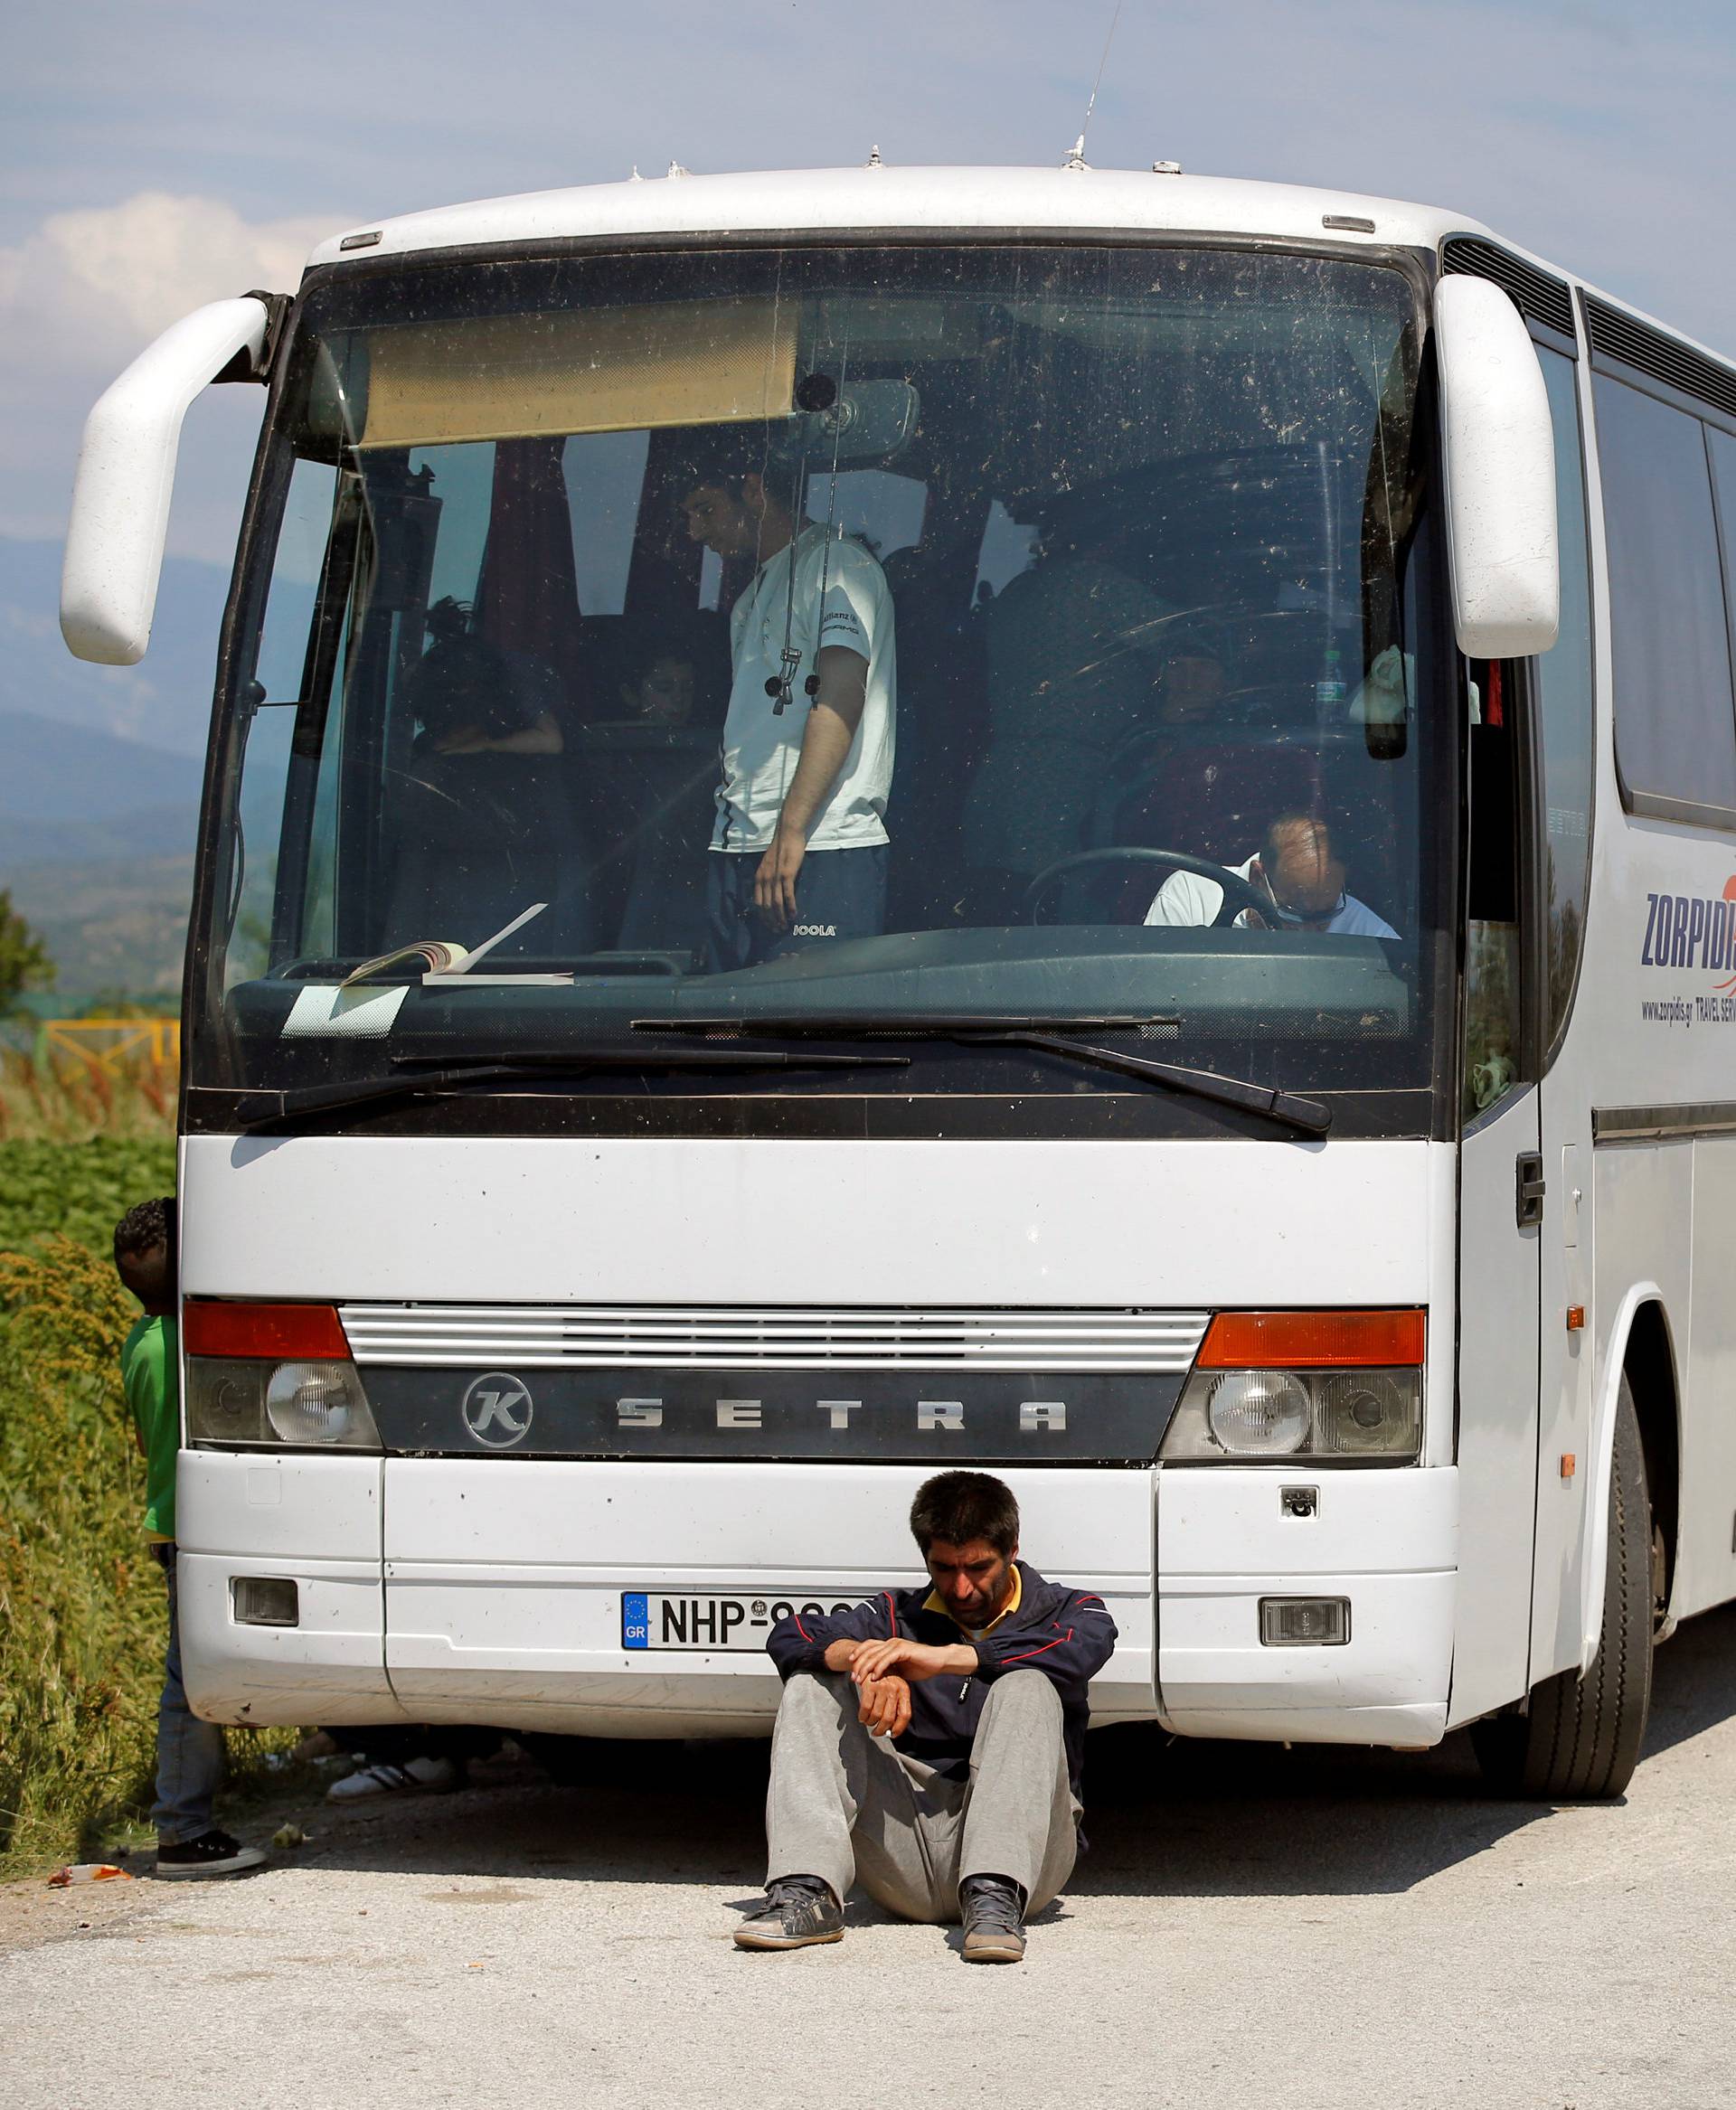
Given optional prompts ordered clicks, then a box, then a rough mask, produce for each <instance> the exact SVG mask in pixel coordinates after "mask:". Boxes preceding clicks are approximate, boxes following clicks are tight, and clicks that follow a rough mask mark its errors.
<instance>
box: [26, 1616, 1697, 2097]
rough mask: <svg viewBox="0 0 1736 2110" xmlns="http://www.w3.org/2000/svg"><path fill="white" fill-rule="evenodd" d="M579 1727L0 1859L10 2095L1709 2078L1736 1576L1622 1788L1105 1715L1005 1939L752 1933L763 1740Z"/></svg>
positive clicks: (1667, 1671)
mask: <svg viewBox="0 0 1736 2110" xmlns="http://www.w3.org/2000/svg"><path fill="white" fill-rule="evenodd" d="M604 1756H605V1757H607V1758H608V1760H609V1766H608V1769H607V1771H606V1772H605V1774H604V1775H603V1776H602V1777H601V1778H599V1780H598V1781H597V1782H595V1783H593V1784H592V1785H587V1786H583V1787H579V1788H566V1789H561V1788H557V1787H554V1786H552V1785H548V1784H547V1783H546V1782H544V1781H542V1779H541V1778H540V1776H535V1775H533V1773H532V1772H531V1770H530V1769H529V1768H527V1767H525V1766H512V1765H506V1766H497V1767H495V1769H493V1774H492V1777H491V1780H490V1783H489V1785H485V1786H483V1787H480V1788H476V1789H473V1790H469V1791H467V1792H465V1793H462V1794H455V1795H450V1796H447V1797H442V1798H439V1799H428V1798H425V1799H420V1800H418V1801H415V1802H413V1803H406V1802H402V1801H399V1802H394V1803H392V1804H390V1805H388V1806H385V1807H379V1806H375V1807H372V1808H368V1809H365V1810H344V1811H340V1810H335V1809H332V1808H330V1807H327V1806H324V1805H319V1804H315V1805H313V1806H312V1807H311V1808H310V1809H307V1810H303V1811H302V1812H300V1813H299V1814H300V1816H301V1819H302V1822H303V1823H305V1824H306V1825H307V1829H308V1831H309V1832H311V1833H313V1834H314V1836H313V1838H312V1839H311V1841H310V1842H309V1843H308V1844H307V1846H305V1847H303V1848H302V1849H300V1850H299V1851H297V1852H296V1853H294V1854H293V1855H286V1856H284V1857H283V1858H282V1859H281V1860H279V1862H278V1865H276V1866H275V1867H273V1868H272V1869H271V1870H269V1871H268V1872H267V1873H265V1874H263V1875H261V1876H259V1877H256V1878H253V1879H248V1880H244V1881H237V1882H231V1883H225V1884H211V1885H189V1884H179V1885H175V1886H173V1887H171V1886H168V1885H157V1884H155V1883H152V1882H148V1881H139V1882H137V1883H130V1884H111V1885H107V1886H104V1887H103V1888H102V1889H100V1890H97V1889H81V1890H72V1891H62V1892H50V1891H46V1890H44V1889H42V1886H41V1885H40V1884H33V1885H27V1886H23V1885H20V1886H11V1887H9V1888H8V1889H6V1890H5V1891H4V1892H0V1945H4V1947H3V1949H0V2104H4V2105H5V2110H35V2106H37V2105H42V2106H43V2110H49V2106H52V2110H98V2106H99V2105H113V2104H126V2105H128V2106H129V2110H133V2106H137V2110H156V2106H157V2105H162V2106H163V2110H193V2106H196V2105H207V2104H209V2105H223V2106H224V2110H234V2106H237V2105H244V2106H249V2110H251V2106H255V2105H257V2106H259V2110H278V2105H284V2106H286V2110H287V2106H288V2105H297V2106H305V2110H325V2106H326V2105H333V2104H338V2105H343V2106H344V2110H399V2106H400V2105H402V2106H403V2110H429V2106H431V2105H449V2104H463V2105H479V2106H486V2110H494V2106H495V2105H511V2106H513V2110H521V2106H522V2110H542V2105H557V2104H558V2105H563V2106H565V2105H584V2106H585V2110H616V2106H617V2105H619V2106H621V2110H627V2106H629V2105H630V2106H632V2110H644V2106H646V2105H665V2104H680V2105H705V2106H706V2110H735V2106H737V2105H742V2106H744V2110H745V2106H747V2105H752V2106H753V2110H770V2106H773V2105H776V2106H777V2110H782V2106H783V2105H797V2106H805V2105H840V2104H854V2103H860V2104H862V2105H864V2110H893V2106H895V2105H900V2104H902V2103H917V2104H930V2103H932V2104H944V2105H970V2104H977V2103H986V2102H996V2103H999V2102H1005V2103H1006V2104H1008V2105H1019V2106H1023V2105H1027V2104H1043V2105H1051V2104H1064V2105H1091V2106H1093V2110H1095V2106H1096V2105H1123V2104H1126V2105H1172V2104H1173V2105H1185V2106H1186V2110H1218V2106H1219V2105H1227V2106H1236V2110H1240V2106H1241V2105H1284V2106H1285V2110H1316V2105H1317V2106H1319V2110H1360V2106H1362V2105H1371V2106H1373V2105H1379V2106H1380V2110H1406V2106H1409V2105H1417V2106H1418V2110H1424V2106H1426V2110H1441V2106H1443V2105H1457V2104H1459V2103H1461V2102H1462V2103H1464V2104H1467V2105H1477V2110H1507V2106H1509V2105H1513V2106H1515V2110H1517V2106H1519V2105H1524V2110H1629V2106H1635V2110H1637V2106H1639V2105H1645V2106H1646V2110H1668V2106H1672V2105H1683V2106H1684V2110H1685V2106H1692V2110H1712V2106H1714V2105H1724V2104H1727V2103H1729V2102H1730V2101H1731V2099H1732V2098H1733V2097H1736V2049H1732V2047H1733V2045H1736V2030H1733V2029H1732V2022H1733V2021H1736V1999H1733V1998H1732V1995H1731V1978H1732V1975H1733V1974H1736V1899H1733V1897H1732V1892H1733V1890H1736V1881H1733V1878H1736V1611H1726V1612H1722V1613H1718V1614H1715V1615H1712V1616H1711V1617H1710V1618H1707V1619H1703V1620H1700V1621H1697V1622H1694V1623H1691V1624H1690V1625H1688V1626H1686V1627H1684V1629H1683V1630H1682V1632H1681V1633H1680V1634H1678V1635H1677V1637H1676V1638H1675V1640H1674V1641H1672V1642H1671V1643H1670V1644H1668V1645H1667V1647H1665V1649H1664V1650H1663V1651H1662V1652H1661V1653H1660V1655H1659V1658H1658V1690H1657V1700H1656V1710H1655V1713H1654V1717H1653V1729H1652V1734H1651V1738H1650V1744H1649V1747H1648V1753H1647V1757H1646V1761H1645V1763H1644V1764H1643V1766H1641V1768H1640V1770H1639V1772H1638V1774H1637V1776H1636V1778H1635V1781H1634V1784H1633V1786H1632V1788H1631V1790H1630V1791H1629V1794H1628V1799H1627V1801H1626V1802H1625V1803H1624V1804H1618V1805H1614V1806H1603V1807H1581V1808H1561V1809H1551V1808H1547V1807H1538V1806H1535V1805H1522V1804H1507V1803H1492V1802H1489V1801H1487V1800H1486V1799H1484V1797H1483V1796H1482V1794H1480V1792H1479V1789H1478V1786H1477V1779H1476V1776H1475V1772H1474V1768H1473V1766H1472V1762H1471V1759H1470V1755H1469V1752H1468V1749H1467V1747H1466V1745H1465V1740H1464V1739H1463V1738H1451V1739H1449V1741H1448V1743H1447V1744H1446V1745H1445V1746H1443V1747H1442V1748H1441V1749H1440V1750H1439V1752H1436V1753H1433V1754H1430V1755H1429V1756H1427V1757H1399V1756H1396V1755H1392V1754H1386V1753H1367V1752H1360V1753H1359V1752H1350V1751H1326V1752H1322V1751H1312V1752H1310V1751H1304V1750H1297V1751H1293V1752H1288V1753H1287V1752H1284V1751H1282V1750H1276V1749H1271V1748H1269V1747H1253V1746H1237V1745H1229V1744H1193V1745H1178V1746H1174V1747H1168V1748H1165V1743H1164V1739H1163V1738H1160V1737H1158V1736H1157V1735H1156V1734H1155V1733H1152V1732H1147V1731H1145V1730H1143V1729H1141V1730H1126V1729H1124V1730H1116V1731H1111V1732H1109V1733H1107V1734H1105V1735H1102V1736H1099V1737H1098V1738H1093V1740H1092V1745H1091V1747H1090V1771H1089V1773H1088V1780H1087V1793H1088V1797H1089V1800H1090V1815H1089V1819H1088V1826H1089V1830H1090V1836H1091V1842H1092V1851H1091V1852H1090V1855H1089V1857H1088V1858H1087V1859H1086V1860H1084V1861H1082V1862H1081V1864H1080V1870H1079V1871H1078V1873H1077V1875H1076V1877H1075V1879H1074V1882H1073V1884H1072V1886H1071V1888H1070V1889H1069V1890H1068V1892H1067V1894H1066V1896H1065V1898H1062V1899H1061V1900H1060V1901H1059V1902H1058V1903H1057V1905H1056V1906H1055V1907H1052V1909H1051V1911H1050V1912H1049V1913H1048V1914H1047V1915H1045V1916H1044V1917H1043V1919H1041V1920H1040V1921H1039V1922H1038V1923H1037V1924H1036V1925H1035V1926H1033V1930H1032V1938H1031V1947H1030V1953H1029V1955H1028V1957H1027V1959H1026V1962H1025V1963H1024V1965H1023V1966H1019V1967H1014V1968H1005V1969H982V1968H973V1967H971V1966H968V1965H966V1964H963V1963H962V1962H961V1960H960V1959H959V1957H958V1953H957V1948H956V1943H957V1938H958V1937H957V1936H956V1935H955V1936H952V1937H951V1940H950V1941H949V1940H948V1936H947V1934H946V1933H944V1932H943V1931H941V1930H939V1929H935V1928H926V1927H913V1926H901V1925H897V1924H893V1923H892V1922H889V1921H887V1920H885V1919H884V1918H883V1917H881V1916H880V1915H879V1914H878V1913H877V1912H876V1911H874V1910H873V1909H872V1908H859V1907H853V1909H852V1916H851V1926H850V1931H849V1932H848V1934H847V1935H846V1936H845V1938H844V1942H843V1943H842V1944H840V1945H837V1946H835V1947H830V1948H823V1949H814V1950H808V1951H806V1952H803V1953H801V1954H798V1955H786V1956H776V1955H768V1956H749V1955H742V1954H741V1953H740V1952H738V1951H737V1950H736V1949H735V1948H734V1947H733V1946H732V1945H731V1941H730V1930H731V1927H732V1926H734V1925H735V1924H736V1920H737V1917H738V1914H739V1911H740V1909H741V1907H744V1906H746V1905H747V1904H749V1903H750V1901H751V1899H752V1898H754V1896H755V1895H756V1892H757V1886H758V1880H759V1877H760V1873H761V1867H760V1860H759V1854H760V1823H759V1798H760V1791H761V1787H762V1784H763V1755H762V1751H761V1749H760V1747H746V1748H736V1749H733V1750H731V1749H728V1748H725V1749H723V1750H721V1751H720V1750H717V1749H715V1748H708V1749H703V1750H702V1749H693V1748H689V1749H686V1750H682V1749H679V1748H676V1749H673V1750H666V1751H665V1752H664V1753H663V1754H662V1755H661V1758H660V1759H659V1758H658V1757H655V1756H654V1757H652V1758H651V1759H649V1760H647V1759H646V1758H645V1757H643V1756H642V1755H641V1754H640V1753H637V1752H633V1751H630V1750H628V1749H627V1748H626V1747H618V1748H616V1749H614V1750H612V1751H609V1752H607V1753H605V1754H604ZM282 1814H283V1813H281V1812H278V1813H272V1816H271V1818H270V1822H272V1823H276V1822H278V1821H279V1818H280V1816H281V1815H282ZM256 1829H257V1827H256ZM80 1922H84V1923H86V1924H85V1925H83V1926H80Z"/></svg>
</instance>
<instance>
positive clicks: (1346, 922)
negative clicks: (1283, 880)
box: [1146, 852, 1399, 937]
mask: <svg viewBox="0 0 1736 2110" xmlns="http://www.w3.org/2000/svg"><path fill="white" fill-rule="evenodd" d="M1258 855H1259V852H1255V856H1258ZM1225 869H1226V870H1227V871H1232V872H1234V873H1235V875H1236V877H1237V878H1238V879H1250V878H1251V877H1252V876H1253V870H1254V859H1253V858H1252V857H1250V859H1249V860H1248V862H1247V863H1246V864H1231V865H1228V866H1226V867H1225ZM1223 891H1224V890H1223V889H1222V887H1221V886H1220V885H1219V884H1218V882H1217V881H1216V880H1209V879H1207V878H1206V876H1205V874H1204V873H1203V872H1199V871H1176V872H1172V873H1171V874H1170V876H1169V877H1168V878H1167V879H1166V880H1165V881H1164V883H1163V885H1162V886H1161V887H1159V888H1158V890H1157V898H1156V900H1155V901H1153V903H1152V904H1151V906H1150V908H1149V909H1146V922H1147V923H1167V924H1188V925H1199V924H1202V923H1210V922H1211V921H1212V918H1213V917H1214V916H1216V914H1217V913H1218V910H1219V909H1222V906H1223ZM1236 921H1237V923H1238V924H1240V925H1241V926H1242V927H1243V928H1246V926H1247V922H1248V911H1247V909H1243V910H1242V911H1241V915H1240V916H1238V917H1237V918H1236ZM1278 928H1280V929H1281V928H1284V926H1283V925H1281V924H1280V925H1279V926H1278ZM1310 928H1313V929H1316V930H1320V931H1324V932H1325V933H1326V936H1328V937H1397V936H1398V935H1399V934H1398V932H1397V931H1396V930H1394V929H1393V928H1392V925H1391V924H1390V923H1385V922H1382V919H1381V918H1380V917H1378V916H1377V915H1376V914H1375V913H1374V911H1373V909H1371V908H1370V907H1369V905H1368V903H1367V902H1366V901H1359V900H1357V899H1356V897H1355V895H1354V894H1346V895H1345V896H1344V907H1343V908H1342V909H1339V911H1338V913H1337V914H1336V915H1335V917H1334V918H1332V920H1331V921H1330V922H1329V923H1320V924H1315V925H1312V926H1310Z"/></svg>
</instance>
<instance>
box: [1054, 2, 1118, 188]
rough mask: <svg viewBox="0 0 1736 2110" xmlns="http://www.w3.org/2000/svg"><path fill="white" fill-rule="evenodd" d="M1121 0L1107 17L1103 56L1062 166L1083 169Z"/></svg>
mask: <svg viewBox="0 0 1736 2110" xmlns="http://www.w3.org/2000/svg"><path fill="white" fill-rule="evenodd" d="M1121 5H1122V0H1115V13H1114V14H1112V15H1110V17H1109V35H1108V36H1106V37H1105V38H1104V40H1103V56H1102V57H1101V58H1100V59H1099V61H1097V79H1096V80H1093V81H1092V83H1091V99H1090V102H1088V103H1087V104H1086V105H1085V122H1084V123H1083V124H1082V125H1081V126H1080V127H1079V137H1078V138H1077V139H1075V140H1074V141H1073V150H1072V152H1071V154H1070V155H1068V156H1067V158H1066V160H1065V161H1063V162H1062V163H1061V166H1062V167H1063V168H1074V169H1083V168H1085V167H1086V166H1087V163H1086V160H1085V135H1086V133H1088V132H1089V131H1090V128H1091V117H1092V113H1093V112H1094V111H1095V110H1096V108H1097V91H1098V89H1099V88H1101V87H1102V85H1103V69H1104V68H1105V67H1106V66H1107V65H1108V64H1109V46H1110V45H1111V44H1112V43H1113V42H1115V33H1116V30H1117V29H1118V27H1119V25H1120V21H1121Z"/></svg>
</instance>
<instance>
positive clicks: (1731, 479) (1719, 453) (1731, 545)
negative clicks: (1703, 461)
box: [1706, 427, 1736, 623]
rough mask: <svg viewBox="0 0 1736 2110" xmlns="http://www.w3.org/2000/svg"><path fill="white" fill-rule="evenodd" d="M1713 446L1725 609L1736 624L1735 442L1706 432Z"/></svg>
mask: <svg viewBox="0 0 1736 2110" xmlns="http://www.w3.org/2000/svg"><path fill="white" fill-rule="evenodd" d="M1706 437H1707V438H1708V439H1709V440H1710V441H1711V443H1712V481H1713V483H1714V484H1715V485H1717V489H1718V520H1719V524H1720V525H1721V526H1722V529H1723V545H1724V605H1725V608H1727V610H1728V611H1729V614H1730V617H1731V622H1732V623H1736V438H1731V435H1730V434H1729V433H1728V432H1719V431H1716V430H1714V429H1712V428H1710V427H1709V428H1708V429H1707V433H1706Z"/></svg>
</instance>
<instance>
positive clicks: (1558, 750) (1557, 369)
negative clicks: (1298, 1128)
mask: <svg viewBox="0 0 1736 2110" xmlns="http://www.w3.org/2000/svg"><path fill="white" fill-rule="evenodd" d="M1538 358H1539V360H1540V361H1541V362H1542V364H1543V381H1544V382H1545V384H1546V386H1547V387H1548V390H1549V410H1550V419H1551V422H1552V424H1553V426H1554V428H1555V508H1556V517H1557V519H1558V520H1559V521H1560V523H1561V634H1560V636H1558V637H1557V638H1556V640H1555V645H1554V649H1553V650H1552V651H1551V652H1547V653H1545V654H1544V655H1543V658H1542V659H1540V660H1539V661H1538V663H1537V685H1538V691H1539V697H1540V702H1541V706H1542V709H1541V730H1542V736H1543V805H1544V810H1545V814H1546V816H1547V820H1546V826H1547V834H1546V835H1545V837H1544V853H1543V884H1544V888H1545V891H1546V894H1547V899H1548V909H1549V1026H1548V1031H1547V1032H1546V1034H1545V1038H1544V1045H1545V1046H1546V1047H1553V1046H1554V1044H1555V1041H1556V1040H1557V1038H1558V1037H1559V1035H1560V1033H1561V1028H1562V1026H1563V1025H1564V1024H1565V1023H1566V1022H1567V1009H1568V1005H1569V1004H1570V1003H1571V1001H1572V997H1573V979H1574V976H1575V975H1576V974H1577V972H1578V970H1579V960H1580V943H1581V941H1582V939H1583V937H1584V929H1585V890H1586V881H1587V876H1588V871H1589V869H1590V849H1591V768H1592V763H1591V756H1592V748H1591V740H1592V687H1591V581H1590V573H1589V571H1588V570H1587V563H1586V544H1585V481H1584V476H1583V466H1582V463H1581V459H1580V412H1579V404H1578V401H1577V400H1576V396H1575V391H1574V368H1573V362H1572V361H1571V359H1564V358H1562V356H1561V353H1559V352H1547V351H1544V350H1543V349H1542V348H1541V347H1540V348H1539V351H1538Z"/></svg>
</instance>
